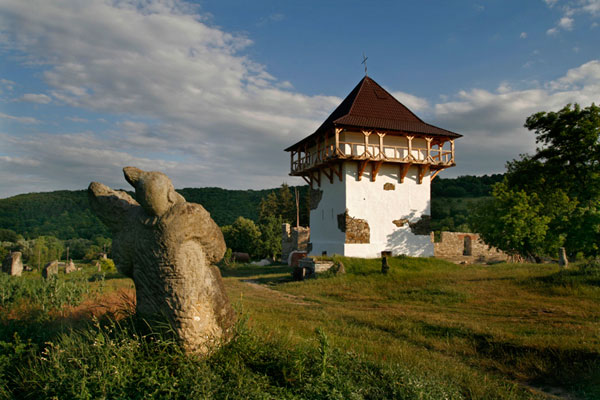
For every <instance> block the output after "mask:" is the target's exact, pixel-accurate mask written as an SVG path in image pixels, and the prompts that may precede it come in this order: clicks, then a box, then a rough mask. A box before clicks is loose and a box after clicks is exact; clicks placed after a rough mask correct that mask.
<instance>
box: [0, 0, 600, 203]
mask: <svg viewBox="0 0 600 400" xmlns="http://www.w3.org/2000/svg"><path fill="white" fill-rule="evenodd" d="M363 53H364V54H365V55H366V56H367V57H368V59H367V67H368V75H369V76H370V77H371V78H373V79H374V80H375V81H377V82H378V83H379V84H380V85H381V86H383V87H384V88H386V89H387V90H388V91H389V92H390V93H392V94H393V95H394V96H395V97H396V98H397V99H398V100H400V101H401V102H402V103H403V104H405V105H406V106H407V107H409V108H410V109H411V110H412V111H413V112H415V113H416V114H417V115H418V116H419V117H421V118H422V119H423V120H425V121H426V122H428V123H431V124H434V125H436V126H439V127H441V128H445V129H448V130H451V131H454V132H458V133H461V134H462V135H464V137H463V138H461V139H459V140H457V142H456V162H457V166H456V167H454V168H450V169H448V170H445V171H444V172H442V174H440V177H456V176H460V175H482V174H490V173H501V172H503V171H504V169H505V163H506V161H507V160H512V159H515V158H518V157H519V155H520V154H523V153H532V152H534V151H535V148H536V146H535V136H534V134H533V133H532V132H529V131H527V130H526V129H525V128H523V124H524V122H525V119H526V118H527V116H529V115H531V114H533V113H535V112H538V111H557V110H559V109H561V108H562V107H564V106H565V105H566V104H567V103H579V104H580V105H582V106H583V107H585V106H589V105H590V104H591V103H592V102H595V103H596V104H598V103H600V0H527V1H523V0H515V1H513V0H480V1H460V0H458V1H452V2H449V1H436V0H430V1H419V2H415V1H410V2H409V1H371V2H365V1H355V0H344V1H333V0H331V1H322V0H321V1H312V0H305V1H301V2H300V1H296V2H294V1H281V0H277V1H276V0H272V1H271V0H268V1H267V0H256V1H247V0H232V1H228V0H199V1H183V0H85V1H84V0H53V1H47V0H2V1H0V198H4V197H9V196H13V195H16V194H19V193H28V192H43V191H52V190H62V189H69V190H74V189H84V188H86V187H87V185H88V184H89V182H91V181H99V182H102V183H104V184H107V185H109V186H111V187H114V188H125V187H127V184H126V182H125V181H124V179H123V175H122V168H123V167H124V166H128V165H132V166H136V167H139V168H142V169H146V170H158V171H162V172H164V173H166V174H167V175H169V176H170V177H171V178H172V180H173V183H174V185H175V187H177V188H184V187H207V186H217V187H222V188H227V189H262V188H273V187H277V186H279V185H280V184H281V183H282V182H287V183H289V184H291V185H301V184H304V181H303V180H302V179H301V178H298V177H291V176H288V173H289V154H288V153H286V152H284V151H283V149H284V148H286V147H288V146H289V145H291V144H293V143H296V142H297V141H299V140H300V139H302V138H304V137H305V136H308V135H309V134H311V133H312V132H314V130H315V129H316V128H317V127H318V126H319V125H320V124H321V123H322V122H323V121H324V120H325V118H326V117H327V116H328V115H329V113H331V112H332V111H333V110H334V109H335V107H337V105H338V104H339V103H340V102H341V101H342V100H343V98H344V97H345V96H346V95H347V94H348V93H349V92H350V91H351V90H352V89H353V88H354V86H355V85H356V84H357V83H358V82H359V81H360V80H361V79H362V78H363V76H364V73H365V71H364V64H362V60H363Z"/></svg>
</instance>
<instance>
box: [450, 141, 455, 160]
mask: <svg viewBox="0 0 600 400" xmlns="http://www.w3.org/2000/svg"><path fill="white" fill-rule="evenodd" d="M450 152H451V155H450V156H451V158H450V163H452V164H454V139H452V140H450Z"/></svg>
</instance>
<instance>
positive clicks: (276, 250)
mask: <svg viewBox="0 0 600 400" xmlns="http://www.w3.org/2000/svg"><path fill="white" fill-rule="evenodd" d="M281 225H282V219H281V217H275V216H269V217H268V218H267V220H266V221H265V222H264V223H262V224H260V225H259V229H260V246H259V256H260V257H261V258H263V257H268V258H270V259H272V260H276V259H278V257H279V256H280V255H281Z"/></svg>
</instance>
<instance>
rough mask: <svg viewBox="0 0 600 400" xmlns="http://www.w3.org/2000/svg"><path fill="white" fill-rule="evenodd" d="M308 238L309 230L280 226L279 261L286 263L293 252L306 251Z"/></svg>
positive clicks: (301, 227) (285, 225)
mask: <svg viewBox="0 0 600 400" xmlns="http://www.w3.org/2000/svg"><path fill="white" fill-rule="evenodd" d="M309 238H310V228H307V227H304V226H300V227H293V228H292V227H290V224H287V223H286V224H283V225H282V226H281V261H282V262H284V263H287V262H288V258H289V256H290V254H291V253H292V252H293V251H308V240H309Z"/></svg>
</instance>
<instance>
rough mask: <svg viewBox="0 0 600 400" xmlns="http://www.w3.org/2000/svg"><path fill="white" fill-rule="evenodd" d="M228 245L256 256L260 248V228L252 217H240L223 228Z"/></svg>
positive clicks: (234, 249)
mask: <svg viewBox="0 0 600 400" xmlns="http://www.w3.org/2000/svg"><path fill="white" fill-rule="evenodd" d="M222 231H223V236H224V238H225V243H227V247H230V248H231V249H232V250H233V251H236V252H242V253H248V254H250V257H256V256H257V255H258V254H259V250H260V230H259V229H258V227H257V226H256V224H255V223H254V221H252V220H251V219H247V218H244V217H238V218H237V219H236V220H235V222H234V223H233V224H231V225H227V226H224V227H223V228H222Z"/></svg>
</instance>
